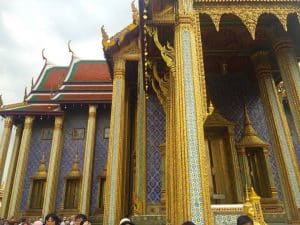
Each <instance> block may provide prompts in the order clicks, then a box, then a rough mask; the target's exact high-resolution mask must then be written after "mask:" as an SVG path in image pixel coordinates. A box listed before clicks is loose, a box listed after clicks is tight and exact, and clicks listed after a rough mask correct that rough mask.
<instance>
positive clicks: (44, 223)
mask: <svg viewBox="0 0 300 225" xmlns="http://www.w3.org/2000/svg"><path fill="white" fill-rule="evenodd" d="M0 225H91V223H90V222H89V220H88V218H87V216H86V215H84V214H78V215H76V216H75V215H74V216H71V217H69V218H67V217H63V219H61V218H59V217H58V216H57V215H56V214H54V213H51V214H48V215H47V216H46V217H45V220H43V218H39V219H38V220H36V221H34V222H32V221H30V219H28V218H26V217H23V218H21V219H20V221H17V220H14V219H13V218H11V219H3V218H0ZM119 225H135V224H134V223H133V222H132V221H131V220H130V219H128V218H123V219H121V221H120V223H119ZM182 225H195V224H194V223H193V222H190V221H186V222H184V223H183V224H182ZM237 225H253V221H252V220H251V219H250V218H249V217H248V216H240V217H239V218H238V219H237Z"/></svg>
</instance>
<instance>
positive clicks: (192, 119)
mask: <svg viewBox="0 0 300 225" xmlns="http://www.w3.org/2000/svg"><path fill="white" fill-rule="evenodd" d="M181 35H182V36H181V38H182V52H183V68H184V70H183V72H184V74H183V76H184V94H185V96H184V98H185V103H186V108H185V110H186V131H187V148H188V149H187V150H188V170H189V182H190V195H191V196H190V201H191V219H192V221H193V222H194V223H195V224H197V225H198V224H199V225H200V224H205V219H204V207H203V198H202V194H203V193H202V191H203V190H202V184H201V178H200V173H201V168H200V162H199V158H200V156H199V152H200V151H199V145H198V132H197V119H196V110H195V96H194V83H193V70H192V62H191V59H192V55H191V42H190V38H191V37H190V33H189V31H188V30H184V31H182V33H181Z"/></svg>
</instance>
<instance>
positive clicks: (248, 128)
mask: <svg viewBox="0 0 300 225" xmlns="http://www.w3.org/2000/svg"><path fill="white" fill-rule="evenodd" d="M237 146H247V147H250V146H254V147H268V146H269V144H268V143H267V142H265V141H263V140H262V139H261V138H260V137H258V136H257V134H256V132H255V130H254V128H253V126H252V123H251V121H250V117H249V114H248V112H247V109H246V106H245V125H244V135H243V137H242V138H241V140H240V141H239V143H238V144H237Z"/></svg>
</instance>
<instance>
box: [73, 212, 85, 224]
mask: <svg viewBox="0 0 300 225" xmlns="http://www.w3.org/2000/svg"><path fill="white" fill-rule="evenodd" d="M82 221H83V222H85V221H87V216H86V215H84V214H78V215H77V216H76V217H75V225H80V224H81V222H82Z"/></svg>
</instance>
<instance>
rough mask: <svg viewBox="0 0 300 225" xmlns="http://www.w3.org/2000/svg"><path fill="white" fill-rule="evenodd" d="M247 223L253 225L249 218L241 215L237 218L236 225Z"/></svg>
mask: <svg viewBox="0 0 300 225" xmlns="http://www.w3.org/2000/svg"><path fill="white" fill-rule="evenodd" d="M247 223H250V224H252V225H253V220H252V219H251V218H250V217H249V216H247V215H242V216H239V217H238V218H237V225H245V224H247Z"/></svg>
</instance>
